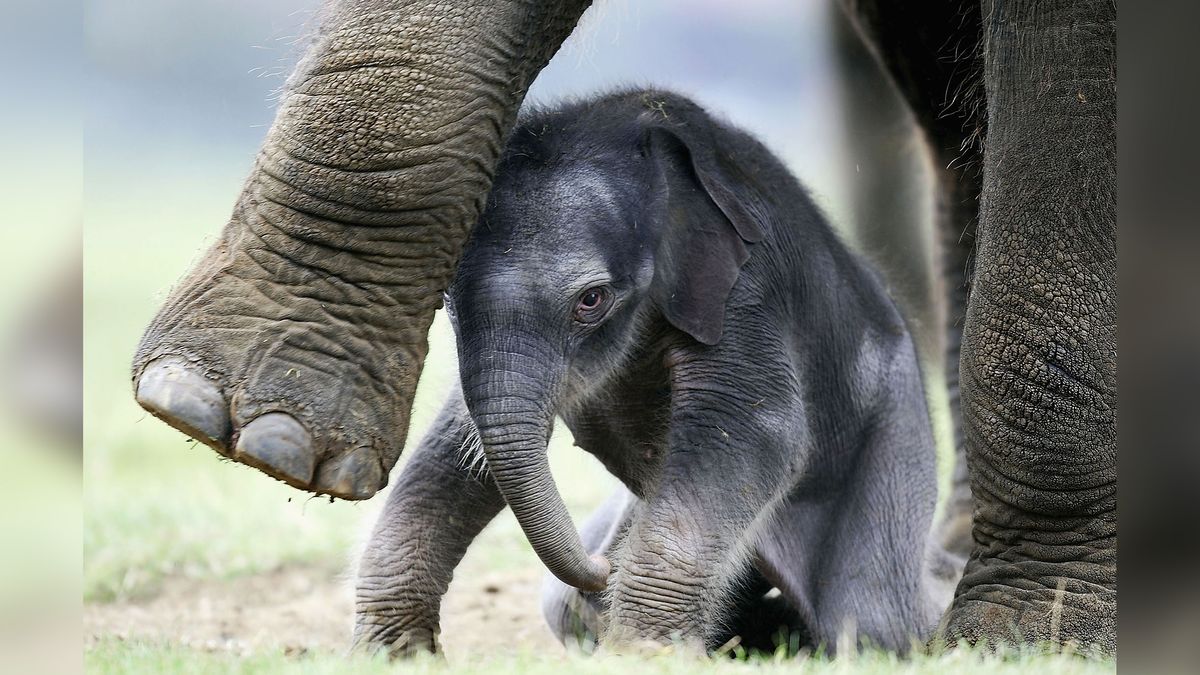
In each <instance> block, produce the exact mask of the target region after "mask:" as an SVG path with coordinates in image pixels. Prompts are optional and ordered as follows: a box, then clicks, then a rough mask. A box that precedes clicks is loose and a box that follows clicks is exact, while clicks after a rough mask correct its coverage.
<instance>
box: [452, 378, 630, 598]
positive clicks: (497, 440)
mask: <svg viewBox="0 0 1200 675" xmlns="http://www.w3.org/2000/svg"><path fill="white" fill-rule="evenodd" d="M492 366H493V368H489V369H488V373H487V374H485V375H483V376H482V377H477V378H471V379H472V380H473V382H471V383H470V385H471V386H468V383H466V382H464V392H466V398H467V407H468V408H469V410H470V413H471V417H472V418H473V419H474V420H475V425H476V427H477V428H478V430H479V439H480V441H481V442H482V445H483V453H484V457H485V458H486V459H487V465H488V469H489V470H490V471H491V473H492V477H493V478H494V479H495V481H496V485H497V486H499V488H500V493H501V494H502V495H504V500H505V501H506V502H507V503H508V505H509V507H510V508H512V511H513V514H514V515H515V516H516V517H517V522H518V523H520V525H521V529H522V530H523V531H524V532H525V537H526V538H527V539H528V540H529V543H530V545H531V546H533V550H534V552H535V553H537V555H538V557H539V558H541V560H542V563H544V564H545V565H546V567H547V569H549V570H550V572H551V573H552V574H553V575H554V576H556V577H558V578H559V579H561V580H562V581H563V582H564V583H567V584H570V585H572V586H574V587H576V588H579V589H581V590H585V591H600V590H603V589H604V587H605V585H606V582H607V579H608V575H609V572H610V571H611V567H610V565H609V563H608V561H607V560H605V559H604V557H603V556H599V555H597V556H595V557H589V556H588V554H587V551H586V550H584V548H583V542H582V541H581V540H580V538H579V532H578V531H577V530H576V529H575V524H574V523H573V522H572V521H571V515H570V514H569V513H568V512H567V507H566V504H564V503H563V500H562V495H560V494H559V492H558V486H557V485H555V483H554V477H553V476H552V475H551V474H550V463H549V460H548V458H547V455H546V446H547V443H548V441H549V438H550V430H551V424H552V423H551V420H552V418H553V415H552V413H551V412H550V410H549V406H548V404H547V399H548V396H545V395H541V396H538V395H532V396H531V395H529V394H524V395H521V394H515V393H513V391H514V390H516V389H517V388H518V387H526V388H527V385H528V382H529V380H528V379H527V378H526V376H523V375H515V376H506V374H505V371H503V370H496V369H494V366H495V363H494V362H493V364H492ZM509 372H510V373H511V371H509ZM474 394H482V396H478V397H477V396H476V395H474Z"/></svg>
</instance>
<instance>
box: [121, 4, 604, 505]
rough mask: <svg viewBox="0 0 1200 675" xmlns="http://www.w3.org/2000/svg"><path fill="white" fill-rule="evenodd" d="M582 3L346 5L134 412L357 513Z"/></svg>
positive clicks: (162, 346) (166, 324) (140, 366)
mask: <svg viewBox="0 0 1200 675" xmlns="http://www.w3.org/2000/svg"><path fill="white" fill-rule="evenodd" d="M587 4H588V3H587V2H586V1H583V0H571V1H567V2H549V1H546V2H530V1H527V0H524V1H522V0H464V1H462V2H450V3H447V2H436V1H434V0H388V1H385V0H333V2H331V3H330V5H329V6H328V7H327V9H326V16H325V17H324V19H323V21H322V23H321V28H320V30H319V32H318V33H317V35H316V38H315V40H314V43H313V46H312V47H311V48H310V49H309V51H308V53H307V54H306V55H305V57H304V58H303V60H302V61H301V62H300V64H299V66H298V67H297V70H296V72H295V73H293V75H292V76H291V78H290V79H289V81H288V84H287V88H286V89H287V90H286V93H285V95H284V97H283V99H282V102H281V104H280V107H279V111H278V114H277V116H276V119H275V122H274V124H273V125H272V127H271V130H270V131H269V133H268V135H267V138H266V140H265V141H264V143H263V147H262V149H261V151H260V153H259V155H258V158H257V160H256V162H255V166H254V169H253V171H252V173H251V175H250V177H249V178H248V179H247V181H246V183H245V186H244V187H243V190H242V193H241V195H240V197H239V198H238V202H237V205H236V206H235V208H234V213H233V217H232V219H231V220H230V222H229V223H228V225H227V226H226V227H225V230H224V232H223V233H222V235H221V238H220V239H219V241H217V243H216V244H215V245H214V246H213V247H212V249H211V250H209V251H208V252H207V254H206V255H205V256H204V257H203V258H202V259H201V260H200V261H199V262H198V263H197V264H196V266H195V267H194V268H193V269H192V271H191V272H190V273H189V274H188V275H187V276H186V277H185V278H184V279H183V280H182V281H181V282H180V283H179V284H177V286H176V287H175V289H174V290H173V292H172V293H171V295H170V297H169V298H168V299H167V301H166V303H165V304H164V306H163V308H162V309H161V310H160V312H159V314H158V316H157V317H156V318H155V319H154V321H153V322H152V323H151V325H150V326H149V328H148V329H147V331H146V333H145V336H144V337H143V338H142V342H141V344H140V346H139V347H138V350H137V353H136V355H135V357H134V363H133V380H134V386H135V389H136V396H137V399H138V402H139V403H140V404H141V405H142V406H143V407H145V408H146V409H147V410H149V411H150V412H152V413H153V414H154V415H156V416H158V417H160V418H162V419H163V420H164V421H166V422H167V423H169V424H171V425H172V426H175V427H177V428H178V429H180V430H182V431H184V432H185V433H187V434H188V435H190V436H193V437H195V438H197V439H199V440H201V441H204V442H205V443H207V444H209V445H211V446H212V447H213V448H215V449H216V450H217V451H218V452H220V453H221V454H224V455H226V456H229V457H232V458H233V459H235V460H237V461H240V462H243V463H246V464H249V465H252V466H255V467H257V468H259V469H261V470H263V471H264V472H266V473H268V474H270V475H272V476H274V477H276V478H278V479H280V480H283V481H286V482H288V483H290V484H292V485H294V486H296V487H299V488H303V489H306V490H311V491H314V492H319V493H325V494H330V495H335V496H339V497H344V498H347V499H362V498H366V497H370V496H371V495H373V494H374V493H375V492H376V491H377V490H378V489H379V488H380V487H382V486H383V485H384V484H385V483H386V482H387V474H388V471H389V470H390V469H391V468H392V466H393V465H394V464H395V462H396V460H397V458H398V456H399V454H400V447H401V444H402V443H403V441H404V438H405V435H406V432H407V426H408V413H409V407H410V405H411V401H412V395H413V391H414V388H415V386H416V382H417V377H418V375H419V373H420V371H421V367H422V364H423V360H424V358H425V354H426V351H427V344H426V333H427V332H428V329H429V326H430V323H431V321H432V319H433V314H434V311H435V310H436V308H437V307H438V306H439V305H440V303H441V296H442V291H443V290H444V289H445V287H446V285H447V283H448V282H449V279H450V276H451V274H452V272H453V270H454V266H455V264H456V262H457V258H458V255H459V252H460V251H461V249H462V247H463V244H464V242H465V239H466V237H467V234H468V232H469V230H470V227H471V225H472V224H473V223H474V222H475V220H476V218H477V216H478V214H479V211H480V207H481V205H482V203H483V199H484V197H485V195H486V193H487V191H488V188H489V187H490V184H491V177H492V172H493V170H494V167H495V162H496V159H497V157H498V155H499V152H500V148H501V147H502V144H503V141H504V137H505V135H506V134H507V132H508V130H509V129H510V128H511V126H512V124H513V122H514V120H515V116H516V111H517V108H518V106H519V105H520V103H521V100H522V98H523V97H524V94H525V92H526V90H527V88H528V86H529V84H530V82H531V81H532V79H533V77H534V76H535V75H536V74H537V72H538V71H539V70H540V69H541V67H542V66H543V65H545V63H546V61H547V60H548V59H549V58H550V56H551V55H552V54H553V53H554V51H555V50H556V49H557V48H558V45H559V44H560V43H561V42H562V40H563V39H565V38H566V36H567V35H568V34H569V33H570V31H571V29H572V27H573V26H574V25H575V23H576V21H577V20H578V18H579V16H580V14H581V13H582V12H583V10H584V8H585V7H586V6H587Z"/></svg>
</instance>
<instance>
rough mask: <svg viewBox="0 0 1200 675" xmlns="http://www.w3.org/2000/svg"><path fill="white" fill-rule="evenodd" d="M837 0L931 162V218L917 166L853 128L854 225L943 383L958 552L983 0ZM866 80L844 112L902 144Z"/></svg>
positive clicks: (947, 525) (859, 70)
mask: <svg viewBox="0 0 1200 675" xmlns="http://www.w3.org/2000/svg"><path fill="white" fill-rule="evenodd" d="M841 1H842V5H843V7H844V9H845V10H846V12H847V14H848V16H849V17H850V19H851V24H852V25H853V26H854V28H855V29H856V30H857V33H858V37H859V38H861V39H862V41H863V42H864V43H865V45H866V48H867V50H868V51H869V52H871V53H873V54H874V56H875V57H876V59H877V60H878V61H879V64H878V65H879V66H880V67H882V68H883V69H884V71H885V72H886V73H887V75H888V80H890V82H891V84H892V85H893V86H894V88H895V89H896V91H897V92H898V94H899V95H900V97H901V98H902V99H903V100H904V101H905V102H906V103H907V107H908V109H909V110H910V111H911V113H912V116H913V118H914V119H915V121H916V123H917V125H918V126H919V132H920V134H919V135H920V136H921V137H922V138H923V140H924V142H925V144H926V145H927V148H928V157H929V160H930V163H931V165H932V166H931V170H930V172H929V174H930V178H931V179H932V182H933V186H932V187H933V197H934V199H933V209H932V215H933V224H932V227H930V226H929V225H928V224H926V223H925V222H923V221H922V220H921V219H920V215H921V211H922V204H921V202H920V199H918V198H916V197H915V196H913V195H911V193H910V192H909V191H910V190H912V189H913V186H912V183H913V182H914V179H913V177H912V175H911V173H912V169H911V168H906V167H901V166H896V164H897V161H898V160H897V154H898V153H895V152H893V153H892V156H890V157H884V158H881V159H882V161H883V163H882V164H881V163H880V162H879V161H874V158H873V157H872V154H878V153H879V150H878V147H879V145H880V143H879V142H878V141H876V142H874V143H872V142H870V136H868V137H867V140H865V141H864V138H863V137H862V133H861V132H860V130H859V129H857V128H855V129H852V130H851V132H852V133H851V134H850V136H851V138H850V144H851V151H852V152H854V153H858V154H859V155H862V156H861V157H859V156H857V155H856V158H855V160H854V161H855V162H856V163H857V164H860V165H870V166H873V167H874V169H865V170H864V171H863V172H861V173H860V172H856V173H855V174H854V178H855V181H856V182H855V183H854V186H853V187H854V189H855V190H856V191H857V192H858V193H859V197H858V201H859V202H860V203H861V204H860V205H856V211H857V216H858V218H857V219H858V220H859V222H858V223H856V232H855V236H856V238H857V239H858V240H859V242H860V243H861V245H862V246H863V247H864V248H865V249H866V250H867V251H868V252H872V251H879V252H883V253H882V255H880V254H876V255H875V256H874V257H875V258H876V259H877V260H878V261H879V264H880V265H881V267H882V268H883V270H884V273H885V275H886V276H887V278H888V280H889V283H890V284H891V285H892V286H893V287H894V290H893V294H894V295H895V297H896V300H897V301H898V302H899V303H900V305H901V309H902V310H903V312H904V314H905V318H906V320H907V321H908V323H909V325H910V330H911V331H912V333H913V335H914V338H915V339H916V343H917V349H918V354H919V356H920V357H921V361H922V370H923V375H924V378H925V381H926V385H925V386H926V388H927V389H929V388H932V387H936V386H937V380H936V379H935V378H934V376H936V375H939V374H940V375H941V378H942V380H943V381H944V383H945V396H944V397H942V396H936V395H928V399H929V400H930V402H931V403H938V402H940V401H942V400H945V401H946V403H947V406H948V408H949V412H950V425H951V429H950V432H951V433H950V438H949V439H948V440H949V441H950V442H952V443H953V455H954V462H953V473H952V477H951V481H950V492H949V494H948V495H947V497H946V499H945V506H944V508H943V510H942V514H943V515H942V518H941V520H940V521H939V522H938V524H937V526H936V530H937V539H938V542H939V543H940V544H941V545H942V546H943V547H944V548H945V549H946V550H947V551H950V552H951V553H954V554H955V555H958V556H961V557H962V558H964V559H965V557H966V556H967V554H968V552H969V550H970V547H971V534H970V532H971V515H972V513H971V512H972V502H971V490H970V484H969V481H968V475H967V466H966V465H967V462H966V458H965V445H964V440H963V432H962V414H961V401H960V395H959V392H960V387H959V360H960V359H959V353H960V349H961V344H962V328H963V317H964V315H965V314H966V308H967V299H968V296H969V291H970V284H971V278H972V264H971V261H972V254H973V253H974V249H975V226H976V222H977V220H978V213H979V192H980V189H981V187H982V174H981V171H980V164H981V163H982V159H981V153H980V141H981V139H982V133H983V125H984V121H985V120H984V117H983V112H984V105H983V89H982V84H981V81H980V77H979V71H980V70H981V61H980V59H981V55H980V54H979V49H978V45H979V44H980V41H981V37H980V36H981V30H982V29H981V24H980V16H979V5H978V2H977V0H950V1H949V2H945V3H922V4H920V5H917V6H913V5H911V4H904V3H895V2H880V1H879V0H841ZM839 35H841V40H842V45H843V46H842V47H841V51H842V53H843V59H844V61H845V64H846V65H845V66H843V68H844V70H845V72H846V73H847V75H848V76H850V77H856V78H858V79H865V80H869V79H871V78H872V77H873V74H871V73H869V72H867V70H868V69H867V68H866V66H865V64H863V63H861V59H860V58H854V55H855V54H856V53H857V51H858V49H856V47H855V46H854V45H852V44H850V42H851V38H852V37H854V36H851V35H847V34H846V31H845V30H842V31H841V33H839ZM862 89H864V87H863V85H862V84H859V85H858V87H857V89H855V88H848V89H847V92H848V94H849V95H848V96H847V97H846V103H847V105H849V106H854V107H857V108H859V109H860V110H859V111H858V112H856V113H854V114H852V115H851V116H850V119H851V120H853V121H854V123H856V124H861V125H865V126H867V127H868V128H870V129H871V130H872V131H873V133H875V134H879V133H880V131H879V128H880V126H881V125H884V124H886V125H889V126H890V130H891V131H890V136H888V137H887V138H889V140H888V142H890V143H892V144H895V143H897V142H898V141H897V139H896V137H897V136H904V135H905V134H904V132H905V126H906V120H905V119H904V117H905V116H904V115H900V114H892V115H891V117H890V118H887V117H882V118H881V114H882V113H881V111H882V110H888V109H889V106H888V105H887V104H886V102H885V103H883V104H881V103H879V102H876V101H873V100H871V99H869V98H867V96H868V94H866V93H865V92H863V91H862ZM869 96H871V97H873V98H874V99H884V100H885V101H886V99H887V98H888V97H887V96H885V92H878V91H875V92H872V93H871V94H869ZM890 107H894V106H890ZM883 128H884V129H888V128H889V127H888V126H884V127H883ZM912 163H914V162H913V161H912V159H910V160H909V164H912ZM889 164H890V165H891V167H892V168H891V173H892V174H896V175H889V176H883V175H879V174H878V171H879V170H880V169H879V167H880V166H883V167H887V166H888V165H889ZM884 170H886V169H884ZM897 185H899V186H900V188H897ZM903 194H908V202H910V203H902V204H900V206H901V207H902V209H901V210H902V211H903V213H902V214H900V215H895V214H894V212H895V211H896V209H897V203H896V202H897V199H898V196H900V195H903ZM881 205H882V206H881ZM931 244H932V246H931V248H932V249H933V250H935V251H937V258H936V259H935V260H936V262H935V261H929V260H928V254H927V253H925V252H922V251H921V250H920V249H921V248H923V247H927V246H930V245H931ZM931 264H932V265H933V266H934V267H935V268H936V269H937V273H934V274H932V278H929V277H927V276H926V275H928V274H930V270H929V269H928V267H929V265H931ZM937 359H941V362H940V363H938V362H937ZM936 426H937V425H935V428H936Z"/></svg>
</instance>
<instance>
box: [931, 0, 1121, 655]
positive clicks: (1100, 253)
mask: <svg viewBox="0 0 1200 675" xmlns="http://www.w3.org/2000/svg"><path fill="white" fill-rule="evenodd" d="M983 15H984V16H985V17H986V23H985V28H984V31H985V37H984V40H985V42H984V55H985V68H984V77H985V81H986V88H987V89H986V93H987V102H988V103H987V108H988V126H987V129H988V130H987V140H986V145H985V148H986V149H985V164H984V188H983V198H982V205H981V217H980V223H979V242H978V252H977V262H976V274H975V283H974V287H973V289H972V294H971V300H970V305H969V307H968V310H967V318H966V327H965V333H964V343H963V353H962V383H963V413H964V421H965V428H966V436H967V451H968V459H969V462H970V468H971V487H972V491H973V493H974V496H975V524H974V538H975V547H974V550H973V551H972V553H971V557H970V560H969V561H968V563H967V566H966V570H965V573H964V576H963V578H962V581H961V582H960V584H959V587H958V589H957V592H956V597H955V599H954V602H953V604H952V606H951V608H950V610H949V611H948V613H947V615H946V617H945V631H946V635H947V637H949V638H950V639H962V640H966V641H968V642H975V641H977V640H989V641H997V640H1018V641H1027V642H1028V641H1041V640H1050V641H1055V642H1067V641H1074V642H1078V643H1081V644H1083V645H1089V646H1096V647H1099V648H1100V649H1102V650H1105V651H1110V652H1111V651H1114V650H1115V648H1116V581H1117V579H1116V562H1117V519H1116V483H1117V479H1116V335H1115V328H1116V292H1115V291H1116V287H1115V282H1116V83H1115V67H1116V61H1115V37H1116V10H1115V7H1114V6H1113V4H1112V3H1107V2H1091V1H1087V0H1080V1H1069V2H1053V3H1001V2H995V3H993V2H984V4H983Z"/></svg>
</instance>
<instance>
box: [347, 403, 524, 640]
mask: <svg viewBox="0 0 1200 675" xmlns="http://www.w3.org/2000/svg"><path fill="white" fill-rule="evenodd" d="M478 452H479V448H478V437H477V436H476V435H475V427H474V425H473V424H472V422H471V419H470V417H469V416H468V415H467V413H466V408H465V406H464V405H463V403H462V399H461V395H460V394H458V393H457V392H455V394H454V395H453V396H452V397H451V399H450V400H449V401H448V402H447V403H446V406H445V407H444V408H443V409H442V412H441V414H440V415H439V417H438V419H437V422H436V423H435V424H434V425H433V426H432V427H431V428H430V430H429V432H428V433H427V434H426V435H425V438H424V439H423V440H422V441H421V444H420V445H419V446H418V447H417V449H416V450H415V452H414V455H413V457H412V459H410V460H409V462H408V464H407V465H406V466H405V467H404V471H403V472H402V473H401V474H400V479H399V482H398V484H397V485H396V487H394V488H393V489H392V492H391V494H390V495H388V502H387V505H386V506H385V507H384V510H383V513H382V514H380V516H379V521H378V522H377V523H376V525H375V531H374V532H373V533H372V535H371V540H370V542H369V543H368V544H367V548H366V550H365V551H364V552H363V556H362V560H361V561H360V562H359V568H358V583H357V588H356V595H355V597H356V601H355V616H354V643H355V645H356V647H357V648H360V649H364V650H368V651H369V650H375V649H386V650H387V651H388V652H389V654H390V655H392V656H400V655H405V654H409V653H413V652H421V651H427V652H432V651H436V650H437V648H438V645H437V635H438V631H439V615H440V609H441V602H442V596H443V595H445V594H446V589H447V588H448V587H449V585H450V580H451V577H452V576H453V572H454V568H455V567H456V566H457V565H458V563H459V562H460V561H461V560H462V557H463V555H464V554H465V553H466V551H467V547H468V545H470V543H471V541H472V540H474V539H475V537H476V536H477V535H478V534H479V532H480V531H481V530H482V529H483V528H484V527H485V526H486V525H487V524H488V523H489V522H490V521H491V520H492V519H493V518H494V517H495V516H496V514H497V513H499V512H500V510H501V509H502V508H504V499H503V498H502V497H501V496H500V491H499V490H498V489H497V488H496V484H495V482H493V481H492V479H491V477H490V476H489V475H488V474H487V471H486V469H485V468H484V462H483V458H482V456H479V455H478Z"/></svg>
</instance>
